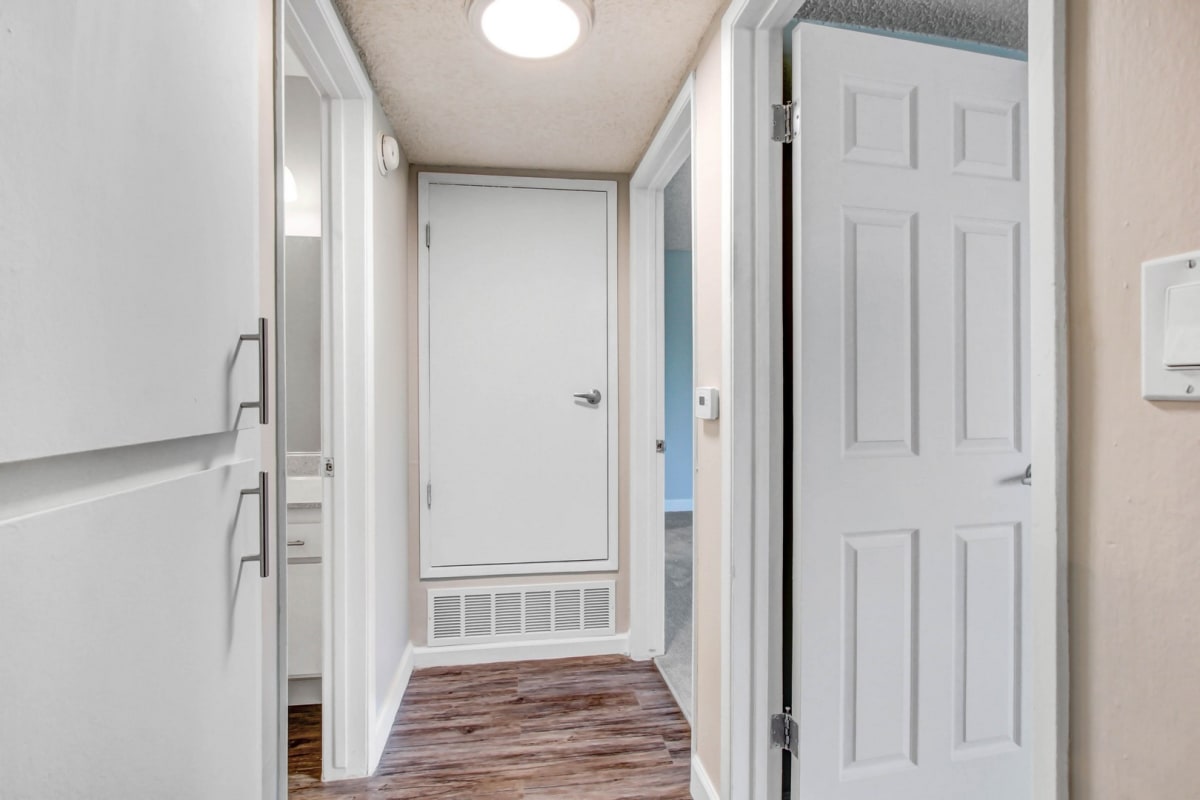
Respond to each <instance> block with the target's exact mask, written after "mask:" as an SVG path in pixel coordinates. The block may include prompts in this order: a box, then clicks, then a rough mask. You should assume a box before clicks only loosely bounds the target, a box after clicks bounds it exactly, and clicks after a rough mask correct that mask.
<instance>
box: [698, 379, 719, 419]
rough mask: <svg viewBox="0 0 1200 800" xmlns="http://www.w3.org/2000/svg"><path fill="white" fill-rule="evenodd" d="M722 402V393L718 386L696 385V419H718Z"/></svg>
mask: <svg viewBox="0 0 1200 800" xmlns="http://www.w3.org/2000/svg"><path fill="white" fill-rule="evenodd" d="M720 403H721V393H720V392H718V391H717V387H715V386H697V387H696V419H716V418H717V414H718V412H719V411H720V408H719V406H720Z"/></svg>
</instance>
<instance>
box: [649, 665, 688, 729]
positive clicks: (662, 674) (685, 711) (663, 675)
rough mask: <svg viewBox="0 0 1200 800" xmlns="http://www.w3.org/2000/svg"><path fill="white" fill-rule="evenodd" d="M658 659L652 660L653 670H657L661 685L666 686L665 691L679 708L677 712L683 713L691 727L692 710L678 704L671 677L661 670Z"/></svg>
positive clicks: (677, 695)
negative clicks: (661, 681)
mask: <svg viewBox="0 0 1200 800" xmlns="http://www.w3.org/2000/svg"><path fill="white" fill-rule="evenodd" d="M659 658H661V656H660V657H656V658H654V659H653V661H654V668H655V669H657V670H658V674H659V677H661V678H662V679H663V683H665V684H666V685H667V691H669V692H670V693H671V697H672V698H674V699H675V705H677V706H679V710H680V711H681V712H682V713H683V718H684V719H686V720H687V723H688V725H689V726H691V724H692V710H691V709H690V708H685V707H684V705H683V703H682V702H680V700H679V692H678V691H676V690H675V684H674V683H673V682H672V681H671V676H670V675H668V674H667V672H666V670H664V669H663V668H662V664H660V663H658V659H659Z"/></svg>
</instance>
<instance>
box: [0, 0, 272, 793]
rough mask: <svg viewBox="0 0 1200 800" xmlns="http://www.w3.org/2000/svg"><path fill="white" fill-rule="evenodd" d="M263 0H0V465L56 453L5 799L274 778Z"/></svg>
mask: <svg viewBox="0 0 1200 800" xmlns="http://www.w3.org/2000/svg"><path fill="white" fill-rule="evenodd" d="M263 8H264V6H263V4H262V3H258V2H252V3H248V2H243V1H242V0H212V1H211V2H203V3H195V2H193V3H144V2H135V1H134V0H113V2H105V3H89V2H81V1H80V0H61V1H60V2H52V3H46V2H36V0H17V2H6V3H4V4H3V5H2V6H0V30H2V31H3V36H4V45H3V47H0V97H3V98H4V104H5V110H4V113H3V114H2V115H0V141H3V142H4V147H3V148H0V175H3V180H2V181H0V254H2V255H0V483H5V482H9V483H10V485H11V479H13V478H14V477H18V476H22V475H28V474H31V473H32V474H36V475H38V476H39V480H38V481H37V482H36V483H29V482H28V481H18V484H19V485H23V486H24V487H25V488H26V489H27V491H25V492H24V495H25V496H17V497H16V498H15V502H13V499H14V498H13V497H11V496H10V497H8V498H6V497H4V496H2V495H0V687H3V689H0V692H2V693H3V698H4V699H3V703H2V705H3V710H2V711H0V775H3V786H2V788H0V794H3V796H4V797H5V798H8V797H12V798H16V799H18V800H24V799H25V798H30V799H33V798H37V800H41V799H42V798H76V797H87V798H97V800H107V799H108V798H127V797H147V798H149V797H182V798H197V800H209V798H217V797H220V798H230V800H249V798H258V797H262V796H263V792H264V786H268V787H269V785H270V779H269V778H268V780H267V781H266V782H264V777H266V776H265V775H264V768H263V763H264V752H263V742H264V719H265V718H269V717H270V716H271V715H272V711H271V710H270V708H269V704H265V703H264V693H263V680H264V676H263V647H264V642H263V636H264V633H263V630H264V628H263V624H264V622H263V621H264V616H268V617H269V616H273V612H271V611H268V613H267V614H264V606H263V602H264V598H263V589H264V586H267V585H268V584H266V583H265V582H264V581H263V579H262V578H261V577H260V575H259V567H260V565H259V563H256V562H243V561H242V559H243V558H244V557H246V556H253V555H255V554H258V553H259V550H260V542H259V523H260V517H259V511H260V508H262V505H261V504H262V503H270V502H271V497H270V496H269V492H270V490H269V489H268V490H267V492H268V496H262V495H257V496H256V495H243V494H242V491H243V490H246V489H256V488H257V487H258V485H259V480H258V476H259V461H260V458H259V453H260V452H261V447H262V444H261V442H262V437H261V435H260V431H259V430H257V429H254V428H255V426H256V425H257V423H258V410H257V409H247V410H245V411H242V412H241V413H239V406H240V405H241V403H243V402H253V401H257V400H259V399H260V398H259V387H258V375H259V352H258V347H257V346H256V343H255V342H244V343H241V342H239V337H240V336H241V335H243V334H254V333H257V318H258V316H259V314H258V310H259V274H260V269H261V255H260V246H261V245H262V242H261V241H260V238H259V230H258V219H259V215H260V208H261V207H260V203H262V202H263V200H262V198H260V196H259V191H258V190H259V183H258V182H259V170H260V165H261V163H262V162H260V160H259V146H260V143H261V140H260V130H259V114H260V111H261V110H262V108H263V106H261V105H260V101H259V94H260V89H262V88H263V87H264V86H268V85H270V73H269V72H268V73H267V74H265V75H264V74H261V73H260V71H259V62H260V56H261V55H262V53H263V50H262V45H260V41H259V38H258V34H259V31H260V28H259V23H260V11H262V10H263ZM268 19H269V15H268ZM268 52H269V51H268ZM265 63H267V64H269V63H270V58H268V59H267V60H266V62H265ZM260 80H261V81H264V82H265V83H262V82H260ZM241 428H245V429H248V430H246V431H244V432H242V433H240V434H239V433H238V432H237V429H241ZM51 456H53V457H51ZM33 459H36V461H34V462H33V463H30V461H31V460H33ZM9 494H10V495H11V492H10V493H9ZM31 510H32V512H33V513H31ZM272 552H273V551H272ZM267 602H268V603H270V600H267Z"/></svg>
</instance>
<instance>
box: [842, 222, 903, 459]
mask: <svg viewBox="0 0 1200 800" xmlns="http://www.w3.org/2000/svg"><path fill="white" fill-rule="evenodd" d="M844 213H845V217H844V219H845V221H844V226H845V235H846V239H845V250H844V254H845V262H844V267H843V269H844V275H845V282H846V285H845V295H844V302H845V311H844V314H845V320H846V345H845V352H846V368H845V381H846V413H845V420H846V450H847V452H848V453H849V454H850V455H855V456H859V455H863V456H881V455H883V456H895V455H902V456H906V455H912V454H914V453H915V452H916V450H917V442H916V435H917V429H916V415H917V396H916V391H915V390H916V380H915V376H916V373H917V358H918V356H917V352H918V350H917V342H916V336H917V333H916V327H915V325H914V320H915V317H916V299H917V295H916V289H917V287H916V269H917V259H916V252H915V250H914V245H915V238H914V237H915V229H916V227H917V219H916V215H914V214H911V213H908V212H903V211H889V210H883V209H867V208H848V209H846V210H845V212H844Z"/></svg>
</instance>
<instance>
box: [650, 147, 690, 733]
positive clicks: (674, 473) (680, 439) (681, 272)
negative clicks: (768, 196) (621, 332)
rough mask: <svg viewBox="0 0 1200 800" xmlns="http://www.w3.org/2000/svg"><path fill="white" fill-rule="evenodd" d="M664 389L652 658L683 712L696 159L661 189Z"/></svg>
mask: <svg viewBox="0 0 1200 800" xmlns="http://www.w3.org/2000/svg"><path fill="white" fill-rule="evenodd" d="M662 230H663V239H662V246H663V275H662V286H663V292H662V308H661V314H662V329H663V345H662V386H663V391H662V395H663V404H662V413H663V427H662V431H663V437H662V441H663V451H664V452H663V483H662V490H663V512H664V513H663V531H662V535H663V538H664V544H663V551H664V553H665V556H664V574H663V585H664V596H663V608H664V613H663V622H664V640H663V645H664V652H663V654H662V655H661V656H659V657H658V658H656V659H655V661H656V662H657V664H658V668H659V670H660V671H661V672H662V674H663V678H664V679H665V680H666V682H667V686H669V687H670V689H671V692H672V693H673V694H674V695H675V700H676V702H678V704H679V707H680V709H681V710H682V711H683V714H684V716H685V717H687V719H688V721H689V722H691V721H692V709H693V697H692V695H693V692H692V685H693V675H694V665H693V637H692V625H693V602H692V595H693V581H692V575H693V572H694V560H695V552H694V548H693V525H692V512H693V482H694V480H693V479H694V467H693V464H694V449H695V441H694V437H695V433H694V418H693V413H692V389H693V385H694V381H693V376H692V358H693V356H692V339H693V316H694V315H693V305H694V296H693V291H692V273H693V265H692V160H691V155H690V154H689V155H688V157H687V159H686V160H685V161H684V162H683V164H681V165H680V166H679V169H678V170H676V171H675V175H674V176H673V177H672V178H671V180H670V182H669V183H668V184H667V185H666V187H665V188H664V190H663V223H662Z"/></svg>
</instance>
